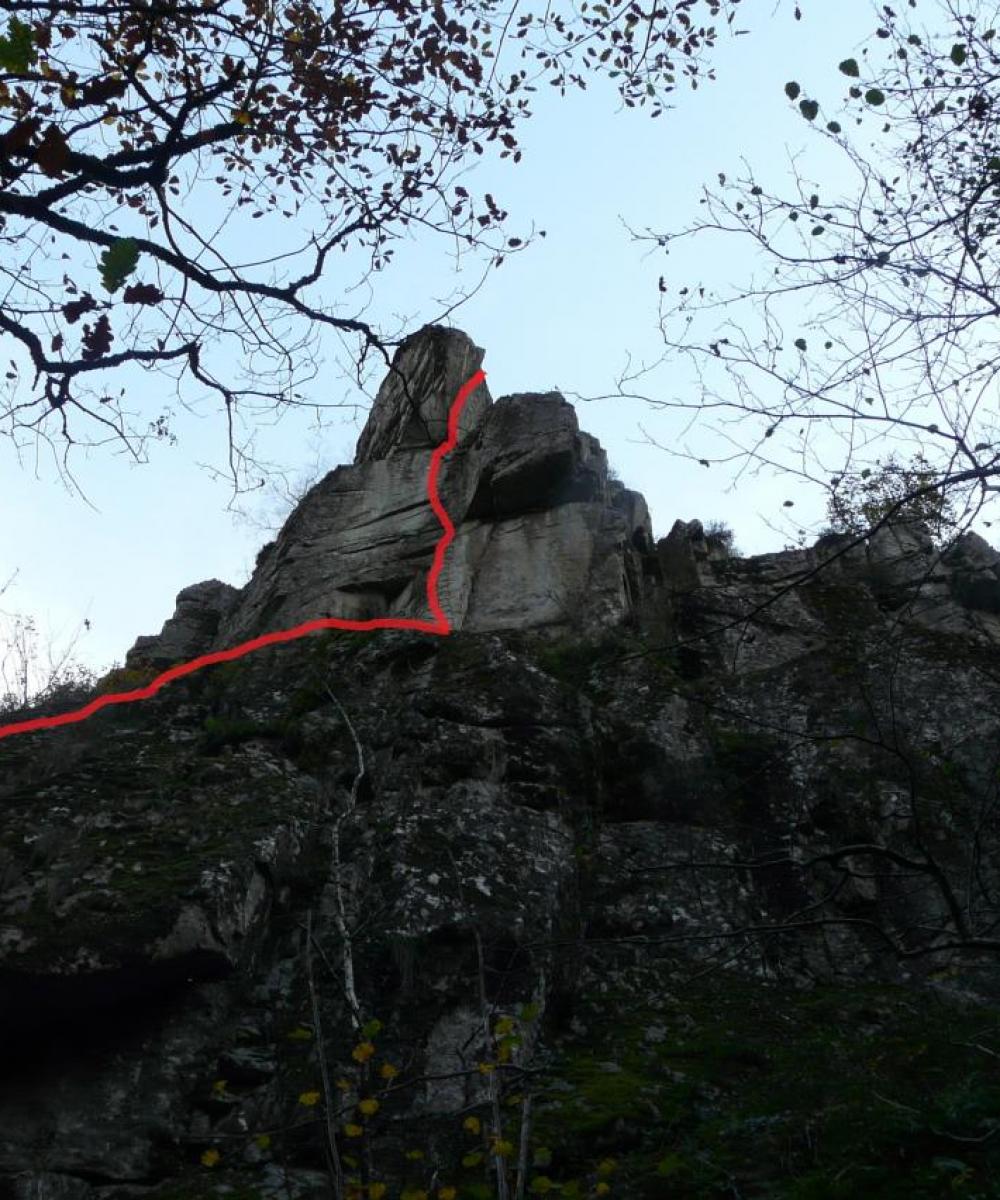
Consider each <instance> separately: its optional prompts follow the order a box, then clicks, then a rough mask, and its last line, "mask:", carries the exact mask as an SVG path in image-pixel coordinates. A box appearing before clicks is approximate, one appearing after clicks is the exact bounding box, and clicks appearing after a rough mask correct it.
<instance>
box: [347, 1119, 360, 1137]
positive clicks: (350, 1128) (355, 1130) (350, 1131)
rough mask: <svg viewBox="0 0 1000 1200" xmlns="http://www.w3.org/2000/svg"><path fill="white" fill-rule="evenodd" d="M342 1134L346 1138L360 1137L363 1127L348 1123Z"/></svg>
mask: <svg viewBox="0 0 1000 1200" xmlns="http://www.w3.org/2000/svg"><path fill="white" fill-rule="evenodd" d="M344 1133H345V1135H346V1136H347V1137H361V1135H362V1134H363V1133H364V1126H362V1125H355V1124H354V1123H353V1122H348V1124H346V1125H345V1126H344Z"/></svg>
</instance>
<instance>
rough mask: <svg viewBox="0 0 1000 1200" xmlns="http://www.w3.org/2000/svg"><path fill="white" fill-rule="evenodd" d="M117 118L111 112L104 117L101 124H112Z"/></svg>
mask: <svg viewBox="0 0 1000 1200" xmlns="http://www.w3.org/2000/svg"><path fill="white" fill-rule="evenodd" d="M117 120H118V118H117V117H116V116H115V115H114V114H113V113H112V114H111V115H109V116H107V117H105V118H104V121H103V124H105V125H114V123H115V121H117Z"/></svg>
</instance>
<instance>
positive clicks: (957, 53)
mask: <svg viewBox="0 0 1000 1200" xmlns="http://www.w3.org/2000/svg"><path fill="white" fill-rule="evenodd" d="M948 57H949V58H950V59H951V61H952V62H953V63H954V64H955V66H956V67H960V66H961V65H962V63H964V62H965V47H964V46H963V45H961V43H959V42H956V43H955V45H954V46H952V48H951V54H950V55H949V56H948Z"/></svg>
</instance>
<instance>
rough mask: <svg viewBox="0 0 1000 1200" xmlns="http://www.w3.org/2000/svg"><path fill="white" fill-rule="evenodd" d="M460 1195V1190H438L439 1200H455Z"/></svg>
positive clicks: (451, 1188)
mask: <svg viewBox="0 0 1000 1200" xmlns="http://www.w3.org/2000/svg"><path fill="white" fill-rule="evenodd" d="M457 1195H458V1188H453V1187H451V1185H449V1186H448V1187H443V1188H438V1200H455V1197H456V1196H457Z"/></svg>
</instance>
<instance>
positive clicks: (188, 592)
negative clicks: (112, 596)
mask: <svg viewBox="0 0 1000 1200" xmlns="http://www.w3.org/2000/svg"><path fill="white" fill-rule="evenodd" d="M238 596H239V591H238V590H237V589H236V588H234V587H232V586H231V585H230V584H228V583H222V582H220V581H219V580H218V579H208V580H206V581H205V582H204V583H193V584H191V586H190V587H186V588H184V589H183V590H182V591H180V592H178V593H177V601H176V604H177V607H176V608H175V610H174V615H173V616H172V617H171V618H170V619H169V620H168V621H167V622H166V623H165V624H164V626H163V629H162V630H161V631H160V633H159V635H157V636H155V637H140V638H138V639H137V640H136V643H135V645H134V646H133V647H132V649H131V650H129V652H128V654H126V656H125V665H126V666H127V667H138V666H141V665H148V666H153V667H167V666H170V665H171V664H172V663H176V662H185V661H187V660H188V659H191V658H196V657H197V656H198V655H199V654H204V653H205V651H206V650H207V649H208V647H209V646H210V645H211V644H212V641H213V639H214V638H215V636H216V634H217V633H218V631H219V624H220V622H221V621H222V619H223V618H224V617H225V615H226V614H227V613H228V612H229V610H230V609H231V608H232V606H233V603H234V602H235V600H236V598H237V597H238Z"/></svg>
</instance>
